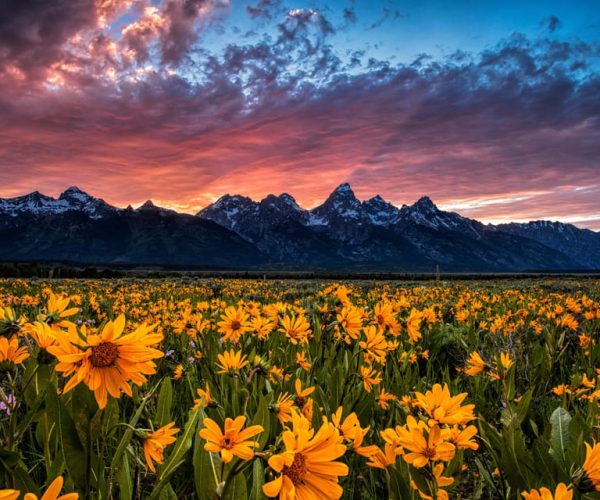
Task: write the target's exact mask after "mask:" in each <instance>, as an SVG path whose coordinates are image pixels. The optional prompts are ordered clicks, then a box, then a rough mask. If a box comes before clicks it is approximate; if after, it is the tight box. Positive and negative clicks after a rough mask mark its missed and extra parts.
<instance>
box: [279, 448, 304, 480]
mask: <svg viewBox="0 0 600 500" xmlns="http://www.w3.org/2000/svg"><path fill="white" fill-rule="evenodd" d="M281 472H282V474H284V475H286V476H287V477H289V478H290V479H291V480H292V483H294V485H296V484H300V483H302V482H303V481H304V476H305V475H306V459H305V458H304V455H302V454H301V453H296V454H295V455H294V461H293V462H292V465H290V466H289V467H288V466H287V465H285V466H284V467H283V470H282V471H281Z"/></svg>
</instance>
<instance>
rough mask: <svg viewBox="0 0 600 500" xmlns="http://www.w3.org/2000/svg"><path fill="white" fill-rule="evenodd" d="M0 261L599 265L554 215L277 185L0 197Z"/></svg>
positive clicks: (587, 235)
mask: <svg viewBox="0 0 600 500" xmlns="http://www.w3.org/2000/svg"><path fill="white" fill-rule="evenodd" d="M0 259H1V260H68V261H74V262H89V263H106V264H110V263H119V264H121V263H122V264H153V265H183V266H186V265H187V266H200V267H202V266H211V267H214V266H221V267H229V268H240V267H254V268H256V267H261V268H264V267H276V268H280V269H281V268H294V269H297V268H303V269H306V268H321V269H324V268H335V269H363V270H369V269H377V270H389V271H433V270H435V268H436V266H437V265H439V266H440V268H441V269H442V270H445V271H474V272H487V271H494V272H498V271H524V270H561V269H562V270H566V269H569V270H573V269H599V268H600V234H598V233H596V232H594V231H590V230H585V229H580V228H577V227H576V226H573V225H570V224H563V223H555V222H552V223H551V222H547V221H537V222H531V223H527V224H515V223H513V224H502V225H497V226H493V225H485V224H482V223H480V222H478V221H475V220H472V219H468V218H466V217H462V216H461V215H459V214H457V213H454V212H445V211H442V210H440V209H439V208H438V207H437V206H436V205H435V204H434V203H433V202H432V201H431V199H429V198H428V197H426V196H425V197H422V198H420V199H419V200H418V201H417V202H415V203H414V204H412V205H403V206H402V207H397V206H395V205H393V204H391V203H389V202H387V201H386V200H384V199H383V198H382V197H381V196H374V197H373V198H371V199H368V200H365V201H360V200H358V199H357V198H356V196H355V194H354V192H353V191H352V189H351V187H350V185H349V184H347V183H343V184H341V185H340V186H338V187H337V188H336V189H335V190H334V191H333V192H332V193H331V194H330V195H329V197H328V198H327V199H326V200H325V201H324V202H323V203H322V204H321V205H319V206H318V207H315V208H313V209H311V210H306V209H304V208H302V207H300V206H299V205H298V203H297V202H296V201H295V199H294V198H293V197H292V196H291V195H289V194H287V193H283V194H281V195H279V196H275V195H268V196H266V197H265V198H264V199H262V200H261V201H258V202H257V201H254V200H252V199H250V198H248V197H245V196H241V195H224V196H222V197H221V198H220V199H219V200H217V201H216V202H215V203H213V204H211V205H209V206H208V207H206V208H204V209H203V210H201V211H200V212H199V213H198V214H197V216H191V215H187V214H179V213H177V212H175V211H173V210H169V209H166V208H161V207H157V206H156V205H154V204H153V203H152V202H151V201H150V200H148V201H147V202H146V203H144V204H143V205H142V206H140V207H139V208H137V209H133V208H131V207H127V208H126V209H121V208H117V207H114V206H111V205H109V204H108V203H106V202H105V201H103V200H101V199H98V198H94V197H92V196H90V195H89V194H87V193H85V192H83V191H81V190H79V189H78V188H76V187H70V188H69V189H67V190H66V191H65V192H63V193H62V194H61V195H60V196H59V197H58V198H52V197H49V196H45V195H43V194H41V193H39V192H34V193H31V194H29V195H26V196H21V197H17V198H9V199H0Z"/></svg>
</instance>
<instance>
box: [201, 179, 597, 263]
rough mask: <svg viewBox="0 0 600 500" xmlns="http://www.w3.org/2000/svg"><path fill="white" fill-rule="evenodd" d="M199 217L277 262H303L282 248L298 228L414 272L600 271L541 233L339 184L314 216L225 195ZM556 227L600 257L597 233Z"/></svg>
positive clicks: (280, 203) (288, 200) (361, 256)
mask: <svg viewBox="0 0 600 500" xmlns="http://www.w3.org/2000/svg"><path fill="white" fill-rule="evenodd" d="M198 216H199V217H202V218H205V219H208V220H212V221H214V222H217V223H218V224H221V225H222V226H224V227H226V228H228V229H231V230H232V231H235V232H237V233H238V234H239V235H240V236H242V237H243V238H245V239H247V240H248V241H250V242H252V243H254V244H256V245H258V246H259V248H261V250H263V251H264V252H266V253H268V254H269V253H270V254H272V252H270V249H272V248H277V251H278V257H282V256H283V257H287V258H289V259H294V258H301V257H302V256H299V255H294V252H293V251H291V250H290V251H287V252H286V248H288V249H289V248H291V247H286V246H285V245H284V244H283V243H284V242H285V241H286V240H287V238H286V236H285V234H283V233H284V231H282V228H285V227H286V226H290V225H293V226H298V225H300V226H304V228H305V229H308V230H310V232H311V234H312V235H319V236H320V237H321V238H326V239H327V240H328V241H334V242H338V245H337V246H338V248H337V249H336V252H337V254H338V255H340V256H343V257H349V258H350V260H353V259H356V260H359V261H360V260H370V261H371V262H389V261H390V260H392V261H393V260H394V259H393V258H392V255H396V257H397V259H398V261H399V262H402V263H404V262H405V261H408V262H412V263H413V265H414V267H415V268H419V267H421V266H425V267H427V266H430V265H432V263H433V265H435V264H440V265H441V266H442V268H447V269H448V268H450V269H452V270H460V269H469V270H476V271H484V270H494V271H501V270H518V269H552V268H553V269H568V268H571V269H580V268H581V269H598V268H600V255H598V256H597V258H594V259H589V258H587V255H588V254H587V253H586V252H577V251H575V249H574V248H573V247H572V244H571V243H569V244H564V243H563V242H562V240H561V238H560V237H557V238H555V239H553V238H549V237H546V238H544V239H543V240H542V238H541V237H540V235H538V234H537V233H535V232H531V233H528V231H527V230H526V229H527V228H526V227H525V228H524V230H522V231H517V230H516V228H509V229H508V230H504V229H503V227H502V226H493V225H485V224H482V223H481V222H478V221H476V220H473V219H469V218H466V217H462V216H461V215H459V214H457V213H454V212H446V211H442V210H440V209H439V208H438V207H437V206H436V205H435V204H434V203H433V202H432V201H431V199H430V198H429V197H427V196H424V197H422V198H420V199H419V200H418V201H417V202H415V203H414V204H412V205H403V206H402V207H397V206H395V205H393V204H391V203H389V202H387V201H385V200H384V199H383V198H382V197H381V196H379V195H377V196H374V197H373V198H371V199H368V200H365V201H362V202H361V201H359V200H358V199H357V198H356V196H355V195H354V192H353V191H352V189H351V187H350V185H349V184H348V183H343V184H340V185H339V186H338V187H337V188H336V189H335V190H334V191H333V192H332V193H331V194H330V195H329V197H328V198H327V199H326V200H325V201H324V202H323V203H322V204H321V205H319V206H317V207H315V208H313V209H311V210H305V209H303V208H301V207H300V206H298V204H297V203H296V202H295V200H294V199H293V198H292V197H291V196H290V195H288V194H285V193H284V194H282V195H280V196H279V197H277V196H274V195H269V196H267V197H266V198H264V199H263V200H261V201H260V202H255V201H253V200H251V199H250V198H248V197H243V196H239V195H233V196H232V195H225V196H223V197H221V198H220V199H219V200H217V201H216V202H215V203H213V204H212V205H209V206H208V207H206V208H204V209H203V210H201V211H200V212H199V213H198ZM553 224H557V226H556V228H557V231H558V228H560V227H563V228H568V230H565V229H563V230H562V232H563V233H564V234H567V233H568V234H574V235H576V236H575V237H577V236H578V235H582V237H585V239H586V245H587V247H586V248H589V247H590V246H591V247H594V248H596V249H597V251H598V252H600V235H599V234H598V233H595V232H593V231H589V230H582V229H579V228H577V227H575V226H573V225H570V224H562V223H553ZM517 226H520V225H517ZM584 233H585V234H584ZM590 233H591V236H590ZM313 237H314V236H313ZM282 240H283V243H282ZM383 241H385V242H386V243H385V244H383ZM274 242H278V244H277V245H273V243H274ZM340 246H341V247H342V249H341V250H340V248H339V247H340Z"/></svg>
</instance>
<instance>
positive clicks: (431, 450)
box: [422, 446, 435, 460]
mask: <svg viewBox="0 0 600 500" xmlns="http://www.w3.org/2000/svg"><path fill="white" fill-rule="evenodd" d="M422 455H423V456H424V457H427V458H428V459H429V460H432V459H433V457H435V448H430V447H429V446H428V447H427V448H425V449H424V450H423V453H422Z"/></svg>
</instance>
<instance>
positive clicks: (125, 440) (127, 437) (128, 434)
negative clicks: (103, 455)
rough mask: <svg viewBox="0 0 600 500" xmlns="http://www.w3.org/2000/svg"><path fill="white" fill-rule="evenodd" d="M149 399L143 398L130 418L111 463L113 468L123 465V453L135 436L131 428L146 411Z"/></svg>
mask: <svg viewBox="0 0 600 500" xmlns="http://www.w3.org/2000/svg"><path fill="white" fill-rule="evenodd" d="M147 401H148V397H146V398H144V399H143V400H142V402H141V403H140V406H139V408H138V409H137V411H136V412H135V413H134V415H133V417H131V419H130V420H129V427H127V429H125V432H124V433H123V437H122V438H121V441H120V442H119V446H117V451H116V452H115V454H114V456H113V459H112V462H111V464H110V466H111V468H112V469H113V470H118V469H119V467H120V466H121V460H122V459H123V453H125V450H126V449H127V446H129V442H130V441H131V438H132V437H133V431H132V430H131V428H135V426H136V424H137V423H138V420H139V419H140V417H141V416H142V412H143V411H144V408H145V407H146V402H147Z"/></svg>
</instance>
